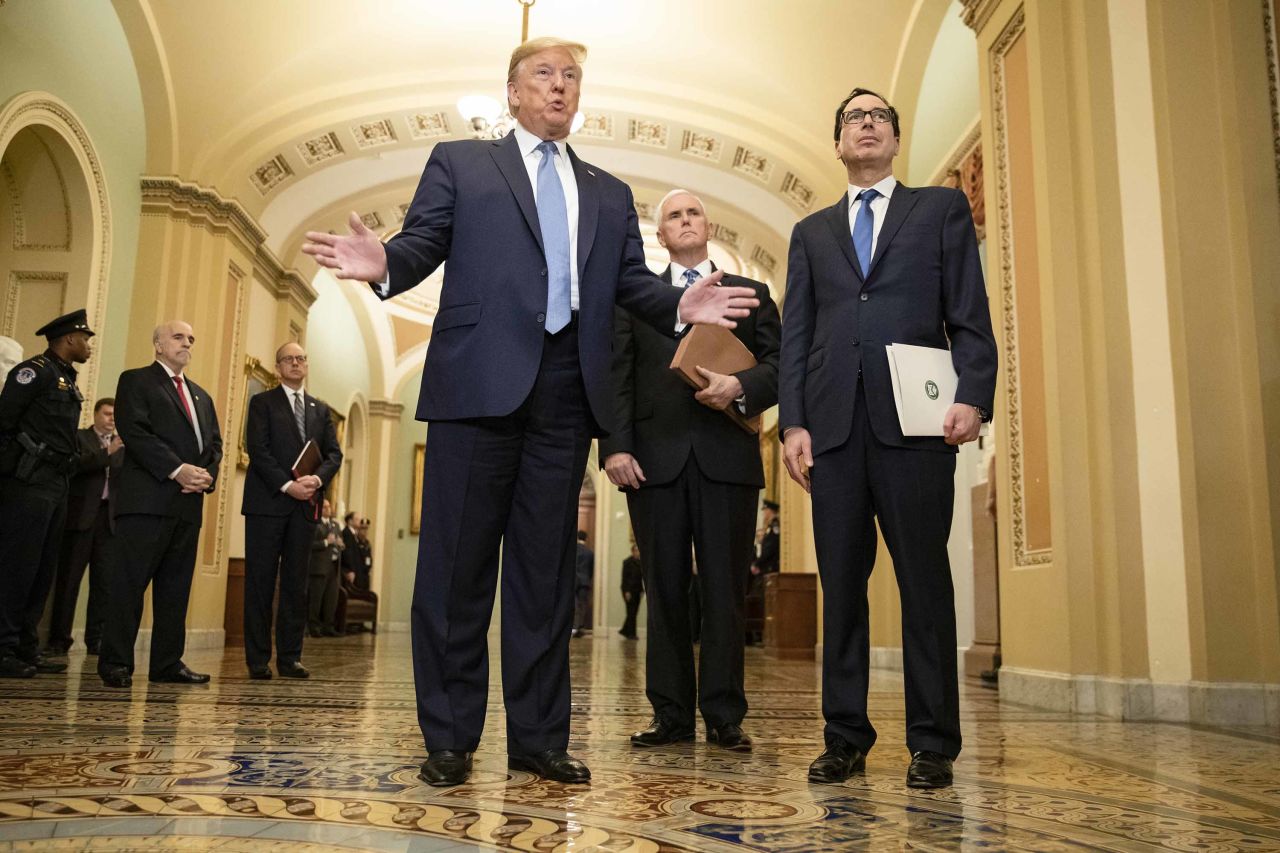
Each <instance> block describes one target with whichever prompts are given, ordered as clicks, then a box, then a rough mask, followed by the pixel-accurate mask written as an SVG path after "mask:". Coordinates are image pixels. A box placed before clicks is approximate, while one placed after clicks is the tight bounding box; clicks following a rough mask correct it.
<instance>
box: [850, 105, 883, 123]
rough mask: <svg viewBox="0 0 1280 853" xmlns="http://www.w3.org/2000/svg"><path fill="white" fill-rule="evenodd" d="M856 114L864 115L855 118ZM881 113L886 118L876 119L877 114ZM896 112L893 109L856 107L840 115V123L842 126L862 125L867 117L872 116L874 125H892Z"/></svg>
mask: <svg viewBox="0 0 1280 853" xmlns="http://www.w3.org/2000/svg"><path fill="white" fill-rule="evenodd" d="M854 113H862V115H860V116H857V117H854ZM877 113H880V114H881V115H883V116H884V118H876V114H877ZM894 113H895V110H894V109H893V107H872V108H871V109H869V110H863V109H859V108H857V107H854V108H853V109H851V110H845V111H844V112H842V113H840V122H841V123H842V124H862V123H863V122H864V121H865V120H866V118H867V116H871V122H872V124H892V123H893V118H894Z"/></svg>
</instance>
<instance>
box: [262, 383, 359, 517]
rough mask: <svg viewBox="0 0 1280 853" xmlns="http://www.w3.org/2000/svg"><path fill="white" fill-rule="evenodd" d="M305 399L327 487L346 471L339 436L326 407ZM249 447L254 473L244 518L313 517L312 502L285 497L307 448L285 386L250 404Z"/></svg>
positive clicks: (311, 438) (320, 472)
mask: <svg viewBox="0 0 1280 853" xmlns="http://www.w3.org/2000/svg"><path fill="white" fill-rule="evenodd" d="M303 399H304V400H305V401H306V414H305V423H306V431H307V440H309V441H314V442H315V443H316V447H317V449H319V451H320V457H321V462H320V469H319V470H318V471H316V476H317V477H319V478H320V481H321V482H322V483H324V484H325V485H328V484H329V480H331V479H333V475H334V474H336V473H337V471H338V469H339V468H340V467H341V466H342V448H340V447H339V446H338V433H337V430H336V429H335V428H334V425H333V418H331V417H330V416H329V407H328V405H326V404H325V403H324V401H322V400H317V399H316V398H315V397H312V396H311V395H310V394H307V393H305V391H304V393H303ZM244 443H245V449H246V450H247V451H248V452H249V471H248V472H247V473H246V474H245V478H244V501H243V502H242V503H241V505H240V512H241V513H242V514H244V515H288V514H289V513H291V512H294V511H299V512H306V513H311V512H312V504H311V502H310V501H300V500H297V499H296V498H291V497H289V496H288V495H286V494H285V493H284V492H282V491H280V488H281V487H282V486H284V484H285V483H288V482H289V481H290V480H292V479H293V478H294V477H293V471H292V470H291V466H292V465H293V463H294V460H296V459H297V458H298V454H299V453H301V452H302V445H303V441H302V438H301V436H299V435H298V427H297V423H296V422H295V421H294V419H293V408H292V407H291V406H290V405H289V397H288V395H286V394H285V391H284V387H283V386H276V387H275V388H272V389H271V390H270V391H262V392H260V393H257V394H254V395H253V397H251V398H250V399H249V415H248V418H247V419H246V420H245V427H244ZM321 488H323V486H322V487H321Z"/></svg>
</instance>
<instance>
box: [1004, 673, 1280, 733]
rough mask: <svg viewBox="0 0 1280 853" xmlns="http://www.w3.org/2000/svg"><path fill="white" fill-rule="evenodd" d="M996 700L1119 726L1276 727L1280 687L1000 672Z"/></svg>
mask: <svg viewBox="0 0 1280 853" xmlns="http://www.w3.org/2000/svg"><path fill="white" fill-rule="evenodd" d="M1000 698H1001V700H1003V701H1006V702H1015V703H1017V704H1020V705H1032V706H1034V707H1037V708H1048V709H1050V710H1054V711H1070V712H1073V713H1077V714H1097V715H1099V716H1103V717H1113V718H1116V719H1121V720H1157V721H1161V722H1174V723H1197V724H1201V725H1217V726H1264V725H1265V726H1280V684H1261V683H1251V682H1208V681H1187V682H1155V681H1151V680H1150V679H1145V678H1112V677H1107V676H1099V675H1071V674H1069V673H1062V672H1046V671H1043V670H1035V669H1023V668H1020V667H1011V666H1002V667H1001V668H1000Z"/></svg>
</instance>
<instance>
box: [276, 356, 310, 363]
mask: <svg viewBox="0 0 1280 853" xmlns="http://www.w3.org/2000/svg"><path fill="white" fill-rule="evenodd" d="M306 363H307V357H306V356H305V355H282V356H280V357H279V358H277V359H276V364H306Z"/></svg>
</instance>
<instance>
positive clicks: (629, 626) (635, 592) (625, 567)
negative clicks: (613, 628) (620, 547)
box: [618, 543, 644, 640]
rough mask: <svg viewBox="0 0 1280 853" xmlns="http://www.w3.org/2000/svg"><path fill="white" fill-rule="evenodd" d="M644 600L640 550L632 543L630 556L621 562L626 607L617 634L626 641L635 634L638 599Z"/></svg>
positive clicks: (634, 637)
mask: <svg viewBox="0 0 1280 853" xmlns="http://www.w3.org/2000/svg"><path fill="white" fill-rule="evenodd" d="M642 598H644V569H643V568H641V566H640V548H639V547H638V546H637V545H635V544H634V543H632V545H631V556H630V557H627V558H626V559H625V560H623V561H622V600H623V601H624V602H626V605H627V619H626V621H625V622H623V623H622V630H621V631H619V632H618V633H619V634H621V635H622V636H624V637H626V638H627V639H628V640H634V639H636V637H637V636H638V635H637V634H636V614H637V613H639V612H640V599H642Z"/></svg>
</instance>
